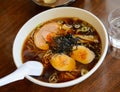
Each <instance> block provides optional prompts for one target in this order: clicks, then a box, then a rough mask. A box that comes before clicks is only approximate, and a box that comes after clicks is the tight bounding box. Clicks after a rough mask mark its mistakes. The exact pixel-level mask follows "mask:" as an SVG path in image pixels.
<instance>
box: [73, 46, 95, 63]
mask: <svg viewBox="0 0 120 92" xmlns="http://www.w3.org/2000/svg"><path fill="white" fill-rule="evenodd" d="M71 57H72V58H73V59H75V60H76V61H78V62H80V63H83V64H88V63H90V62H92V61H93V59H94V58H95V54H94V52H93V51H91V50H90V49H89V48H87V47H85V46H74V47H73V51H72V54H71Z"/></svg>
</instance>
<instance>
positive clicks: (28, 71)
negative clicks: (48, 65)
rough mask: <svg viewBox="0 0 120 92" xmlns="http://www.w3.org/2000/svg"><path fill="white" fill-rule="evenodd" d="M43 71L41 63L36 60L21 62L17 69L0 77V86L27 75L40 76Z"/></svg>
mask: <svg viewBox="0 0 120 92" xmlns="http://www.w3.org/2000/svg"><path fill="white" fill-rule="evenodd" d="M42 71H43V65H42V64H41V63H40V62H37V61H28V62H26V63H24V64H22V65H21V66H20V67H19V68H18V69H17V70H15V71H14V72H13V73H11V74H9V75H7V76H5V77H3V78H0V86H4V85H6V84H9V83H11V82H14V81H17V80H22V79H24V77H25V76H27V75H34V76H40V75H41V74H42Z"/></svg>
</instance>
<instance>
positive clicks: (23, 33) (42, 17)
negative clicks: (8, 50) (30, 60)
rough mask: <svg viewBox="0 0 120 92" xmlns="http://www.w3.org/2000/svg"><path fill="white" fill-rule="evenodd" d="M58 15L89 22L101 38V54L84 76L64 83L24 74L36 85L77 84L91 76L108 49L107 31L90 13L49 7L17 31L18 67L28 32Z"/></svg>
mask: <svg viewBox="0 0 120 92" xmlns="http://www.w3.org/2000/svg"><path fill="white" fill-rule="evenodd" d="M58 17H78V18H80V19H82V20H84V21H86V22H88V23H90V24H91V25H92V26H93V27H94V28H95V29H96V30H97V32H98V34H99V35H100V38H101V42H102V55H101V58H100V59H99V61H98V63H97V64H96V65H95V66H94V67H93V68H92V69H91V70H90V71H89V72H88V73H87V74H85V75H84V76H82V77H79V78H77V79H74V80H72V81H68V82H64V83H55V84H53V83H46V82H43V81H39V80H37V79H35V78H33V77H31V76H26V78H27V79H28V80H30V81H32V82H33V83H36V84H38V85H42V86H46V87H53V88H62V87H68V86H72V85H75V84H78V83H80V82H82V81H84V80H85V79H87V78H88V77H89V76H91V75H92V74H93V73H94V72H95V71H96V70H97V69H98V67H99V66H100V65H101V64H102V62H103V61H104V58H105V56H106V53H107V49H108V35H107V31H106V29H105V27H104V25H103V23H102V22H101V21H100V20H99V19H98V18H97V17H96V16H95V15H93V14H92V13H90V12H88V11H86V10H83V9H80V8H74V7H59V8H54V9H49V10H47V11H44V12H41V13H39V14H37V15H36V16H34V17H33V18H31V19H30V20H28V22H26V23H25V24H24V25H23V27H22V28H21V29H20V31H19V32H18V34H17V36H16V38H15V41H14V45H13V58H14V62H15V65H16V66H17V67H19V66H20V65H21V64H22V57H21V51H22V46H23V43H24V41H25V39H26V37H27V36H28V34H29V33H30V32H31V31H32V30H33V29H34V28H35V27H36V26H37V25H38V24H40V23H44V22H46V21H48V20H51V19H54V18H58Z"/></svg>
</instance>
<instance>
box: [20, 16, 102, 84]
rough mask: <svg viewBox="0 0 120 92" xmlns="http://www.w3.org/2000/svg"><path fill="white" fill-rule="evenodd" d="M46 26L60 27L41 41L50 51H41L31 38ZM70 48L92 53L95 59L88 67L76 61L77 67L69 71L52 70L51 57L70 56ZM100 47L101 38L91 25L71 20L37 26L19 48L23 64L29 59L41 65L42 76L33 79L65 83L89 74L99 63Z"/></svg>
mask: <svg viewBox="0 0 120 92" xmlns="http://www.w3.org/2000/svg"><path fill="white" fill-rule="evenodd" d="M49 23H57V24H58V25H59V32H57V33H54V32H53V33H54V34H53V35H52V36H51V35H50V36H49V35H47V38H48V40H46V39H44V40H45V41H46V43H47V45H48V46H49V48H48V49H46V50H43V49H40V48H38V47H37V46H36V45H35V41H34V35H35V33H36V32H38V31H39V30H40V29H41V28H42V27H44V26H45V25H46V24H49ZM50 31H51V30H50ZM79 35H80V37H79ZM43 37H44V36H43ZM73 46H84V47H87V48H88V49H89V50H91V51H93V52H94V54H95V58H94V59H93V60H92V62H90V63H88V64H83V63H80V62H78V61H77V60H75V63H76V66H75V69H74V70H72V71H59V70H57V69H55V68H54V67H53V66H52V65H51V63H50V60H51V58H52V56H53V55H54V54H61V53H63V54H65V55H67V56H69V57H70V56H71V53H72V51H73V49H72V48H73ZM101 48H102V47H101V40H100V37H99V35H98V33H97V31H96V29H95V28H94V27H93V26H92V25H91V24H89V23H87V22H86V21H83V20H80V19H78V18H74V17H72V18H71V17H70V18H69V17H65V18H56V19H52V20H50V21H47V22H45V23H43V24H40V25H38V26H37V27H36V28H35V29H34V30H33V31H32V32H31V33H30V34H29V35H28V37H27V39H26V40H25V42H24V45H23V49H22V60H23V63H24V62H26V61H28V60H37V61H39V62H41V63H42V64H43V65H44V71H43V73H42V75H41V76H37V77H35V76H33V77H34V78H36V79H38V80H41V81H44V82H50V83H58V82H65V81H70V80H73V79H76V78H78V77H80V76H83V75H84V74H86V73H87V72H89V71H90V70H91V69H92V68H93V67H94V66H95V64H96V63H97V62H98V60H99V58H100V56H101ZM76 49H77V48H76Z"/></svg>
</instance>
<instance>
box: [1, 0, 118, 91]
mask: <svg viewBox="0 0 120 92" xmlns="http://www.w3.org/2000/svg"><path fill="white" fill-rule="evenodd" d="M119 5H120V0H76V2H74V3H72V4H71V5H69V6H73V7H78V8H83V9H85V10H88V11H90V12H92V13H93V14H95V15H96V16H97V17H98V18H99V19H100V20H101V21H102V22H103V23H104V25H105V26H106V28H107V26H108V25H107V16H108V14H109V12H110V11H111V10H113V9H115V8H118V7H119ZM47 9H49V8H45V7H40V6H38V5H36V4H34V3H33V2H32V0H1V1H0V78H1V77H3V76H5V75H7V74H9V73H11V72H12V71H14V70H15V69H16V66H15V64H14V62H13V57H12V47H13V42H14V39H15V36H16V34H17V32H18V31H19V29H20V28H21V27H22V25H23V24H24V23H25V22H26V21H28V20H29V19H30V18H31V17H33V16H34V15H36V14H38V13H40V12H42V11H45V10H47ZM119 67H120V60H118V59H115V58H113V57H112V56H111V51H110V50H109V51H108V54H107V56H106V58H105V60H104V62H103V63H102V65H101V66H100V67H99V69H98V70H97V71H96V72H95V73H94V74H93V75H92V76H90V77H89V78H88V79H86V80H85V81H83V82H82V83H79V84H77V85H74V86H71V87H67V88H59V89H58V88H47V87H42V86H39V85H36V84H34V83H32V82H30V81H28V80H27V79H24V80H22V81H17V82H14V83H11V84H9V85H6V86H3V87H0V92H119V90H120V68H119Z"/></svg>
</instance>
